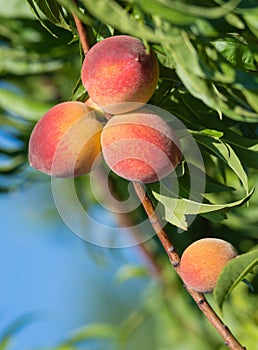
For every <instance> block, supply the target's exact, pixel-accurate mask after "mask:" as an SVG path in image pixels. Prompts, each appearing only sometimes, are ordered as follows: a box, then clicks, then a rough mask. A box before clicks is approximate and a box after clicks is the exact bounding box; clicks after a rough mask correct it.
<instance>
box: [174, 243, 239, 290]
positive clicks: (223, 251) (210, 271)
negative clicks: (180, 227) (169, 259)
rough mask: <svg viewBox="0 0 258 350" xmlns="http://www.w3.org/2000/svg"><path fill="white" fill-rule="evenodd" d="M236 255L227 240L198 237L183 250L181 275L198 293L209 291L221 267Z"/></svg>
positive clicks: (212, 287) (214, 283)
mask: <svg viewBox="0 0 258 350" xmlns="http://www.w3.org/2000/svg"><path fill="white" fill-rule="evenodd" d="M236 256H237V252H236V249H235V248H234V247H233V246H232V244H230V243H229V242H227V241H224V240H222V239H218V238H203V239H200V240H198V241H196V242H194V243H192V244H191V245H189V246H188V247H187V248H186V250H185V251H184V252H183V254H182V257H181V262H180V274H181V277H182V279H183V281H184V283H185V285H186V286H188V287H189V288H191V289H193V290H195V291H197V292H200V293H211V292H212V291H213V289H214V287H215V286H216V283H217V280H218V277H219V274H220V273H221V271H222V269H223V268H224V267H225V265H226V264H227V262H228V261H230V260H231V259H233V258H235V257H236Z"/></svg>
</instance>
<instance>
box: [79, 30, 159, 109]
mask: <svg viewBox="0 0 258 350" xmlns="http://www.w3.org/2000/svg"><path fill="white" fill-rule="evenodd" d="M81 77H82V83H83V85H84V87H85V88H86V90H87V91H88V94H89V96H90V98H91V99H92V100H93V101H94V102H95V103H97V104H98V105H99V106H100V107H101V108H102V109H104V110H105V112H107V113H110V114H121V113H125V112H128V111H130V110H131V108H132V106H133V104H128V105H127V104H126V102H140V103H146V102H147V101H148V100H149V99H150V97H151V96H152V94H153V92H154V90H155V88H156V85H157V83H158V78H159V66H158V62H157V59H156V56H155V54H154V53H153V51H150V52H149V53H147V52H146V49H145V47H144V44H143V43H142V41H141V40H139V39H137V38H134V37H131V36H127V35H118V36H113V37H109V38H106V39H104V40H102V41H100V42H98V43H97V44H95V45H94V46H93V47H92V48H91V49H90V50H89V52H88V53H87V55H86V57H85V59H84V62H83V65H82V74H81ZM136 108H137V104H136ZM136 108H135V109H136Z"/></svg>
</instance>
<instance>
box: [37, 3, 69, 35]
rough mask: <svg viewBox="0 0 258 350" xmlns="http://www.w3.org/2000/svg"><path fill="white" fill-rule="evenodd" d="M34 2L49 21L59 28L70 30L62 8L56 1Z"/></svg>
mask: <svg viewBox="0 0 258 350" xmlns="http://www.w3.org/2000/svg"><path fill="white" fill-rule="evenodd" d="M34 2H35V3H36V4H37V6H38V8H39V9H40V10H41V11H42V13H44V15H45V16H46V17H47V19H48V20H49V21H50V22H52V23H53V24H55V25H57V26H59V27H61V28H64V29H67V30H70V25H69V24H68V23H67V21H66V18H65V16H64V12H63V9H62V7H61V6H60V5H59V4H58V3H57V2H56V1H53V0H34Z"/></svg>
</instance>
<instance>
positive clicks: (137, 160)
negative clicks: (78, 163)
mask: <svg viewBox="0 0 258 350" xmlns="http://www.w3.org/2000/svg"><path fill="white" fill-rule="evenodd" d="M101 145H102V152H103V158H104V159H105V161H106V163H107V165H108V166H109V167H110V169H112V170H113V171H114V172H115V173H116V174H118V175H119V176H121V177H123V178H125V179H127V180H129V181H140V182H143V183H151V182H155V181H158V180H159V179H161V178H163V177H165V176H167V175H168V174H169V173H171V172H172V171H173V170H174V169H175V168H176V166H177V165H178V163H179V162H180V160H181V150H180V144H179V140H178V137H177V136H176V133H175V132H174V130H173V129H172V128H171V127H170V126H169V125H168V124H167V123H166V122H165V120H163V119H162V118H161V117H160V116H158V115H156V114H151V113H145V112H144V111H138V112H133V113H128V114H122V115H115V116H113V117H112V118H111V119H110V120H109V121H108V122H107V124H106V125H105V127H104V128H103V131H102V134H101Z"/></svg>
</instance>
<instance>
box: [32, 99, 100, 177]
mask: <svg viewBox="0 0 258 350" xmlns="http://www.w3.org/2000/svg"><path fill="white" fill-rule="evenodd" d="M96 116H97V113H96V112H95V111H94V110H93V109H91V108H90V107H88V106H87V105H85V103H82V102H77V101H71V102H63V103H60V104H57V105H56V106H54V107H52V108H51V109H50V110H49V111H47V112H46V114H45V115H44V116H43V117H42V118H41V119H40V120H39V121H38V122H37V124H36V125H35V127H34V129H33V131H32V133H31V137H30V141H29V162H30V165H31V166H32V167H34V168H35V169H37V170H39V171H41V172H43V173H46V174H48V175H52V176H56V177H77V176H81V175H83V174H86V173H88V172H90V170H91V168H92V166H93V164H94V162H95V160H96V159H97V157H98V155H99V154H100V152H101V146H100V133H101V130H102V124H101V123H100V122H99V121H98V120H97V119H96Z"/></svg>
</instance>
